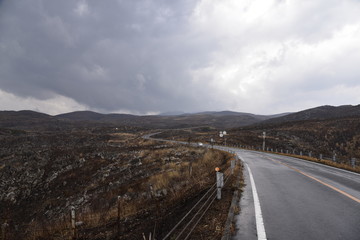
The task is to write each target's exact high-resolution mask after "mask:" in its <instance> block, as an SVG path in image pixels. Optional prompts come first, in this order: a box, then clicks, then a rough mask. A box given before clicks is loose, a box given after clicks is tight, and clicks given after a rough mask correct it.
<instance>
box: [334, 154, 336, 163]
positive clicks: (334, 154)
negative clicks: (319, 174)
mask: <svg viewBox="0 0 360 240" xmlns="http://www.w3.org/2000/svg"><path fill="white" fill-rule="evenodd" d="M333 162H336V153H334V154H333Z"/></svg>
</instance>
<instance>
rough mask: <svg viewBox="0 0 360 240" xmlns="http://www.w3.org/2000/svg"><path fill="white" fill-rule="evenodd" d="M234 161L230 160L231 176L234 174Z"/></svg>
mask: <svg viewBox="0 0 360 240" xmlns="http://www.w3.org/2000/svg"><path fill="white" fill-rule="evenodd" d="M234 168H235V160H231V174H234Z"/></svg>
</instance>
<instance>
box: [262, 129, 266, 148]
mask: <svg viewBox="0 0 360 240" xmlns="http://www.w3.org/2000/svg"><path fill="white" fill-rule="evenodd" d="M265 138H266V132H263V146H262V149H263V151H265Z"/></svg>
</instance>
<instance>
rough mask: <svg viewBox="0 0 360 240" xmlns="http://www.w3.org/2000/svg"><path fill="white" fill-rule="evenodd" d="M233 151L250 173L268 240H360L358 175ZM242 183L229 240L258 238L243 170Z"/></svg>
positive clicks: (309, 163) (300, 161)
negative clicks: (233, 233) (234, 223)
mask: <svg viewBox="0 0 360 240" xmlns="http://www.w3.org/2000/svg"><path fill="white" fill-rule="evenodd" d="M233 150H235V149H233ZM235 151H236V153H237V155H238V156H239V157H240V158H241V159H242V161H243V162H244V163H246V164H247V166H248V167H249V168H250V171H251V172H252V175H253V179H254V182H255V185H256V189H257V194H258V197H259V201H260V205H261V210H262V217H263V223H264V228H265V232H266V239H276V240H281V239H292V240H298V239H353V240H360V174H356V173H351V172H348V171H344V170H340V169H336V168H332V167H328V166H324V165H320V164H316V163H312V162H309V161H305V160H300V159H296V158H291V157H286V156H280V155H273V154H267V153H259V152H253V151H246V150H235ZM245 181H246V187H245V189H244V192H243V196H242V199H241V201H240V207H241V213H240V215H239V216H237V219H236V227H237V232H236V235H235V236H234V237H233V239H246V240H251V239H258V235H257V227H256V220H255V212H254V201H253V194H252V187H251V184H250V180H249V170H248V169H247V167H245Z"/></svg>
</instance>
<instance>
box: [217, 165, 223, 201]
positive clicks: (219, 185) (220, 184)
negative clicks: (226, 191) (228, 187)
mask: <svg viewBox="0 0 360 240" xmlns="http://www.w3.org/2000/svg"><path fill="white" fill-rule="evenodd" d="M216 169H218V170H216V187H217V194H216V198H217V199H218V200H220V199H221V188H222V187H223V186H224V174H223V173H221V172H219V170H220V169H219V168H216Z"/></svg>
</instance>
